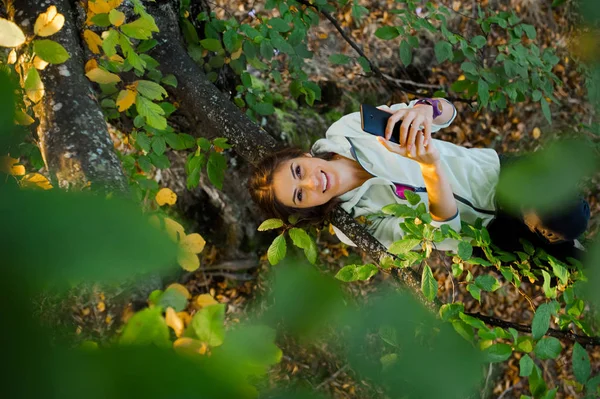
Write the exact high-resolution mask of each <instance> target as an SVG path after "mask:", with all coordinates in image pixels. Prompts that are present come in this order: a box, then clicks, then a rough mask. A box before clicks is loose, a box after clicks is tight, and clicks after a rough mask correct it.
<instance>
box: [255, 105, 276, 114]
mask: <svg viewBox="0 0 600 399" xmlns="http://www.w3.org/2000/svg"><path fill="white" fill-rule="evenodd" d="M252 109H253V110H255V111H256V113H258V114H259V115H264V116H266V115H271V114H273V113H274V112H275V107H273V104H269V103H264V102H261V103H258V104H256V105H255V106H254V107H252Z"/></svg>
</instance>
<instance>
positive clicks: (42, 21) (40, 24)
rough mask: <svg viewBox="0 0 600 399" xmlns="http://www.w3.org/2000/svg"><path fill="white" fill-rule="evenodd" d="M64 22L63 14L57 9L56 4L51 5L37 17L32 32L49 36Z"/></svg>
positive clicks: (60, 27)
mask: <svg viewBox="0 0 600 399" xmlns="http://www.w3.org/2000/svg"><path fill="white" fill-rule="evenodd" d="M64 24H65V16H64V15H62V14H60V13H59V12H58V11H57V9H56V6H53V5H52V6H50V7H48V9H47V10H46V12H44V13H41V14H40V15H39V16H38V17H37V20H36V21H35V25H34V27H33V32H34V33H35V34H36V35H38V36H42V37H46V36H51V35H53V34H55V33H56V32H58V31H59V30H61V29H62V27H63V25H64Z"/></svg>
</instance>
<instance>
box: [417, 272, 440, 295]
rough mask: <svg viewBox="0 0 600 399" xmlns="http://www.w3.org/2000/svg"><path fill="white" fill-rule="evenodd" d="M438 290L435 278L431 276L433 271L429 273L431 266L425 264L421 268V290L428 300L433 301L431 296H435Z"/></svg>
mask: <svg viewBox="0 0 600 399" xmlns="http://www.w3.org/2000/svg"><path fill="white" fill-rule="evenodd" d="M437 290H438V282H437V280H436V279H435V278H433V273H431V268H430V267H429V265H425V267H424V268H423V274H422V276H421V291H423V295H425V298H427V299H428V300H430V301H433V298H435V297H436V295H437Z"/></svg>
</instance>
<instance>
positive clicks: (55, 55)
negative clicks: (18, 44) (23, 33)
mask: <svg viewBox="0 0 600 399" xmlns="http://www.w3.org/2000/svg"><path fill="white" fill-rule="evenodd" d="M33 51H34V52H35V53H36V54H37V56H38V57H40V58H41V59H43V60H44V61H46V62H48V63H50V64H62V63H63V62H65V61H67V60H68V59H69V58H70V56H69V53H67V50H65V48H64V47H63V46H62V45H60V44H59V43H57V42H55V41H53V40H34V42H33Z"/></svg>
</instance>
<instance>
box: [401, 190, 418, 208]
mask: <svg viewBox="0 0 600 399" xmlns="http://www.w3.org/2000/svg"><path fill="white" fill-rule="evenodd" d="M404 196H405V197H406V199H407V200H408V203H409V204H411V205H417V204H418V203H419V202H421V197H420V196H419V194H416V193H414V192H412V191H410V190H406V191H404Z"/></svg>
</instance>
